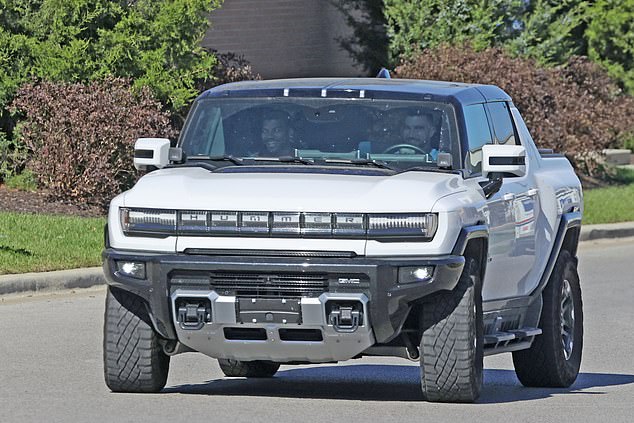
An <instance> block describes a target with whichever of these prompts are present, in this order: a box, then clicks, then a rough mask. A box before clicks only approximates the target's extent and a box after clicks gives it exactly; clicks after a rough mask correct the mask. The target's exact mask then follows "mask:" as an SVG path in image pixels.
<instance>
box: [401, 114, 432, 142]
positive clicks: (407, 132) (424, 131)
mask: <svg viewBox="0 0 634 423" xmlns="http://www.w3.org/2000/svg"><path fill="white" fill-rule="evenodd" d="M432 132H433V128H432V125H431V122H429V120H428V119H427V117H425V116H407V117H406V118H405V122H404V125H403V142H404V143H406V144H412V145H415V146H418V147H424V146H425V145H426V144H427V143H428V142H429V139H430V138H431V136H432Z"/></svg>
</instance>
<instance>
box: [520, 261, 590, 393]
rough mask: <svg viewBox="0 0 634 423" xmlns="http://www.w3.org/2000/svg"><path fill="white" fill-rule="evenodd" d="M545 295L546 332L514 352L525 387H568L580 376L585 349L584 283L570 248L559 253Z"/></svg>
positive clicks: (543, 325) (542, 325)
mask: <svg viewBox="0 0 634 423" xmlns="http://www.w3.org/2000/svg"><path fill="white" fill-rule="evenodd" d="M542 295H543V300H544V305H543V308H542V315H541V318H540V321H539V327H540V328H541V329H542V334H541V335H539V336H537V337H536V338H535V340H534V341H533V345H532V346H531V348H529V349H527V350H522V351H516V352H514V353H513V364H514V365H515V373H516V374H517V377H518V379H519V380H520V382H522V385H524V386H535V387H558V388H566V387H568V386H570V385H572V384H573V383H574V381H575V380H576V379H577V375H578V374H579V368H580V366H581V351H582V349H583V310H582V301H581V286H580V284H579V276H578V274H577V267H576V262H575V260H574V259H573V258H572V255H571V254H570V253H569V252H568V251H566V250H564V251H562V252H561V253H560V254H559V257H558V258H557V263H556V264H555V268H554V269H553V273H552V274H551V276H550V279H549V281H548V284H547V285H546V288H544V292H543V294H542Z"/></svg>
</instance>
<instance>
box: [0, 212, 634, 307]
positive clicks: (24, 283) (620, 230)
mask: <svg viewBox="0 0 634 423" xmlns="http://www.w3.org/2000/svg"><path fill="white" fill-rule="evenodd" d="M629 236H634V222H625V223H611V224H605V225H584V226H582V227H581V235H580V241H592V240H597V239H603V238H624V237H629ZM105 283H106V278H105V276H104V274H103V270H102V268H101V267H90V268H86V269H73V270H60V271H56V272H42V273H22V274H18V275H0V296H2V295H8V294H19V293H44V292H52V291H59V290H64V289H75V288H89V287H91V286H96V285H103V284H105Z"/></svg>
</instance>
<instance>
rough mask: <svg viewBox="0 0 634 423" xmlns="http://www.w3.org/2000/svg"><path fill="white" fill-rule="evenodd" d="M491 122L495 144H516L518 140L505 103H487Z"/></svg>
mask: <svg viewBox="0 0 634 423" xmlns="http://www.w3.org/2000/svg"><path fill="white" fill-rule="evenodd" d="M487 106H488V108H489V114H490V116H491V121H492V123H493V132H495V140H496V143H497V144H508V145H516V144H519V140H518V139H517V138H516V137H515V129H514V128H513V121H512V120H511V113H510V111H509V106H508V104H507V103H505V102H503V101H501V102H497V103H489V104H487Z"/></svg>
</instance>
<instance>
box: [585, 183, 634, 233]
mask: <svg viewBox="0 0 634 423" xmlns="http://www.w3.org/2000/svg"><path fill="white" fill-rule="evenodd" d="M583 197H584V198H583V199H584V205H585V208H584V212H583V223H584V224H586V225H591V224H595V223H615V222H627V221H634V183H630V184H627V185H616V186H610V187H605V188H595V189H589V190H585V191H584V192H583Z"/></svg>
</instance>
